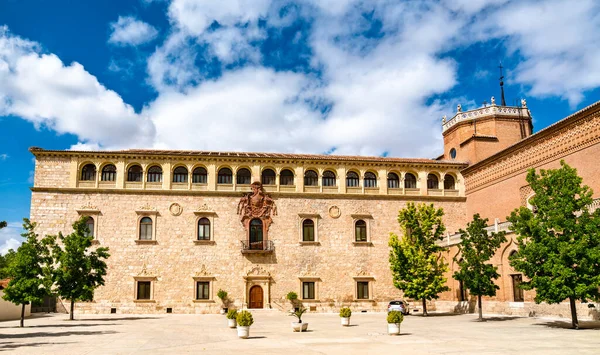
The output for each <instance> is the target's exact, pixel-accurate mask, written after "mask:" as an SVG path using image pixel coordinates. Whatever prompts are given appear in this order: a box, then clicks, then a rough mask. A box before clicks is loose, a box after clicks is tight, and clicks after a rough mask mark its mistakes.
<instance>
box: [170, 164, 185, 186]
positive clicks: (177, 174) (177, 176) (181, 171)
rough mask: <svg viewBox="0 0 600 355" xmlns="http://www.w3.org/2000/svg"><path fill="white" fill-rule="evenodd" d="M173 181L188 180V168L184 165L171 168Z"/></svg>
mask: <svg viewBox="0 0 600 355" xmlns="http://www.w3.org/2000/svg"><path fill="white" fill-rule="evenodd" d="M173 182H188V170H187V168H186V167H184V166H178V167H176V168H175V170H173Z"/></svg>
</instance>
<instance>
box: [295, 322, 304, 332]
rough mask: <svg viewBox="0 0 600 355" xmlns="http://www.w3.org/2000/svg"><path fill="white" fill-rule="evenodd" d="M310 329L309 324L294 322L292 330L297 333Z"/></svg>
mask: <svg viewBox="0 0 600 355" xmlns="http://www.w3.org/2000/svg"><path fill="white" fill-rule="evenodd" d="M307 329H308V323H297V322H292V330H294V331H295V332H305V331H306V330H307Z"/></svg>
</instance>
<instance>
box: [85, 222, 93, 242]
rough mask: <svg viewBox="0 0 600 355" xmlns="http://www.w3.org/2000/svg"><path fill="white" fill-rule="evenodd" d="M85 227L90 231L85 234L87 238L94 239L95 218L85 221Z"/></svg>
mask: <svg viewBox="0 0 600 355" xmlns="http://www.w3.org/2000/svg"><path fill="white" fill-rule="evenodd" d="M85 226H86V227H87V228H88V231H87V232H86V233H85V236H86V237H92V238H93V237H94V218H92V217H88V218H87V221H85Z"/></svg>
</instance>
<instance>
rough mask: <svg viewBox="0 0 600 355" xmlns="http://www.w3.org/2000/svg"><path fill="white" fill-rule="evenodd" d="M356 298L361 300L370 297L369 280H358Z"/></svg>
mask: <svg viewBox="0 0 600 355" xmlns="http://www.w3.org/2000/svg"><path fill="white" fill-rule="evenodd" d="M356 298H357V299H359V300H368V299H369V281H357V282H356Z"/></svg>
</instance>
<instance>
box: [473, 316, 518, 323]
mask: <svg viewBox="0 0 600 355" xmlns="http://www.w3.org/2000/svg"><path fill="white" fill-rule="evenodd" d="M519 318H523V317H518V316H513V317H483V321H482V323H484V322H506V321H509V320H515V319H519ZM473 322H479V319H475V320H473Z"/></svg>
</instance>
